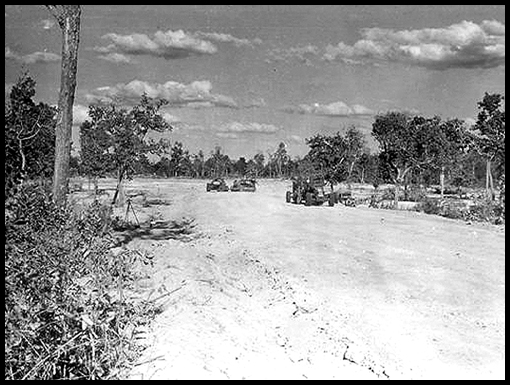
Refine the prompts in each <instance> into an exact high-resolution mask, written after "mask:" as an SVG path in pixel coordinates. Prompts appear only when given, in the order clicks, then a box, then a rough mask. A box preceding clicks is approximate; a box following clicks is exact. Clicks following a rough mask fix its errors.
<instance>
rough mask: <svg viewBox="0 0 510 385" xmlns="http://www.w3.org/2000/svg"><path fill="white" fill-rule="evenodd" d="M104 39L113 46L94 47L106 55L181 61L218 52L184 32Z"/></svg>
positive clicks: (105, 36) (108, 35) (209, 44)
mask: <svg viewBox="0 0 510 385" xmlns="http://www.w3.org/2000/svg"><path fill="white" fill-rule="evenodd" d="M102 38H103V39H106V40H109V41H111V44H109V45H107V46H103V47H94V48H93V50H95V51H96V52H99V53H104V54H111V53H117V54H122V55H150V56H156V57H162V58H165V59H179V58H185V57H189V56H193V55H206V54H214V53H216V52H217V50H218V49H217V48H216V46H215V45H214V44H212V43H211V42H209V41H206V40H203V39H200V38H198V37H196V36H194V35H193V34H190V33H187V32H185V31H183V30H178V31H167V32H162V31H157V32H156V33H155V34H154V35H153V36H152V37H149V36H147V35H145V34H140V33H133V34H130V35H120V34H117V33H107V34H106V35H103V36H102Z"/></svg>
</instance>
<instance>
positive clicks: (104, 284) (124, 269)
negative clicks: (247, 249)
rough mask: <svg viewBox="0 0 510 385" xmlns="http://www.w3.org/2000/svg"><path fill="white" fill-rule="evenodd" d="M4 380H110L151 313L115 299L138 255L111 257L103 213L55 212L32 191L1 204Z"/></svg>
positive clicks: (99, 208) (131, 276)
mask: <svg viewBox="0 0 510 385" xmlns="http://www.w3.org/2000/svg"><path fill="white" fill-rule="evenodd" d="M5 209H6V214H5V237H6V242H5V378H6V379H42V380H46V379H108V378H115V377H116V376H118V375H119V374H120V372H121V369H122V367H123V366H124V365H126V364H127V363H128V362H129V361H130V360H132V359H134V358H135V356H136V354H137V347H136V345H135V344H134V343H133V342H134V339H133V338H134V330H135V329H136V327H137V326H138V325H139V324H143V323H145V322H147V321H148V320H149V318H150V317H151V316H152V315H154V314H155V313H156V311H157V310H156V309H155V308H154V307H152V305H151V304H149V303H144V302H139V303H135V302H133V301H129V300H127V299H126V298H125V296H124V295H123V294H124V293H125V290H126V289H129V288H130V286H131V285H132V283H133V282H134V280H135V279H136V278H137V276H136V269H134V265H135V264H136V263H138V261H142V262H146V259H145V258H144V255H141V254H138V253H135V252H133V251H127V250H123V251H121V252H120V253H117V254H114V253H112V250H111V248H112V246H113V245H114V240H113V238H112V237H111V236H110V233H109V231H110V224H111V223H110V219H109V218H110V212H109V208H108V207H106V206H104V205H101V204H100V203H98V202H94V203H93V204H92V205H90V206H89V207H86V208H85V209H84V210H83V211H82V212H81V213H80V214H75V213H73V210H71V209H70V208H69V207H64V208H59V207H57V206H55V205H54V204H53V202H52V201H51V200H50V199H49V198H48V194H47V193H46V192H45V191H44V189H43V188H41V187H40V186H25V187H23V188H22V189H21V190H20V191H19V192H18V193H17V194H16V195H15V196H14V197H13V198H12V199H9V200H8V201H7V202H6V207H5Z"/></svg>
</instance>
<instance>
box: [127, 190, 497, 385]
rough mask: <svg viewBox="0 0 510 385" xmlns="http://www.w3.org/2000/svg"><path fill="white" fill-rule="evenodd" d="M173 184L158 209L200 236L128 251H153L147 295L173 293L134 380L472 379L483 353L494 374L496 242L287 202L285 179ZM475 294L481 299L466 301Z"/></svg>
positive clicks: (440, 227)
mask: <svg viewBox="0 0 510 385" xmlns="http://www.w3.org/2000/svg"><path fill="white" fill-rule="evenodd" d="M180 183H181V182H175V181H171V182H168V183H159V187H158V189H159V190H160V196H162V197H166V198H169V197H171V199H172V201H173V204H172V205H171V206H165V207H157V206H156V207H154V209H157V210H158V212H159V214H160V215H162V216H163V217H164V218H166V219H170V218H183V217H187V218H194V219H195V220H196V221H195V223H196V224H197V226H196V228H195V229H194V231H195V235H196V236H194V237H190V239H188V242H181V241H179V240H175V239H174V240H167V241H165V240H158V241H152V243H151V241H150V240H134V241H133V242H132V244H131V246H132V247H139V248H144V247H146V248H148V249H149V250H150V251H151V252H154V253H155V255H156V257H155V261H156V267H155V271H154V272H153V273H152V278H151V281H152V285H153V287H152V288H153V289H154V288H155V287H156V286H157V285H165V287H166V289H165V290H167V291H171V290H172V289H173V288H175V287H181V286H182V288H181V289H179V290H178V291H177V292H175V293H174V294H172V295H171V296H169V297H168V298H166V299H167V300H168V302H167V303H166V310H165V311H164V313H163V314H162V315H161V316H160V317H158V319H157V320H156V323H155V325H154V330H153V331H152V332H151V333H150V335H148V339H147V341H148V344H149V345H150V347H149V349H148V350H147V352H146V354H144V359H145V360H146V361H147V360H148V361H150V360H153V359H154V358H157V357H160V359H158V360H155V361H151V362H150V363H148V364H146V365H140V366H138V367H136V368H135V369H136V370H134V371H133V373H132V376H133V377H134V378H136V376H138V378H140V376H143V377H144V378H161V379H166V378H179V379H183V378H184V379H185V378H204V379H212V378H222V379H225V378H230V379H238V378H257V379H260V378H268V379H269V378H288V379H298V378H328V379H330V378H331V379H332V378H338V379H342V378H358V379H359V378H408V379H409V378H441V376H442V375H443V374H444V373H446V374H447V375H449V376H450V377H452V376H453V377H455V376H457V375H458V374H459V373H461V371H464V376H463V377H470V376H472V375H473V374H476V375H478V376H479V375H480V373H482V374H483V373H484V372H480V369H479V368H480V365H481V364H483V363H487V362H489V363H490V362H491V361H490V360H491V359H492V358H491V357H494V361H492V362H493V363H494V365H493V367H490V365H489V370H490V371H487V372H485V373H487V374H489V375H491V376H494V373H498V374H499V373H500V370H501V368H500V367H499V361H498V360H499V358H498V354H499V352H501V343H500V342H499V341H500V340H499V338H500V337H501V330H503V329H502V325H503V324H504V322H503V323H502V321H504V312H498V311H496V312H493V309H498V308H499V306H500V305H498V303H503V304H504V302H501V301H502V298H503V299H504V293H503V295H501V293H500V292H499V291H500V289H499V286H498V285H500V284H503V287H504V279H503V280H502V278H501V274H499V272H498V271H499V270H498V269H499V268H498V266H499V265H501V261H503V263H502V266H503V267H504V258H503V259H501V247H500V246H499V245H498V243H497V242H499V239H500V235H498V234H496V233H494V232H492V231H485V230H484V229H483V228H479V227H476V228H475V227H473V228H472V230H471V229H470V228H468V229H466V227H465V225H463V224H462V225H461V224H457V223H455V222H451V221H450V222H448V221H444V220H442V219H435V218H434V217H432V218H431V217H428V218H421V217H416V216H414V217H413V216H412V215H408V214H407V213H393V212H386V211H377V210H376V211H374V210H366V209H365V210H363V208H346V207H343V206H339V207H335V208H327V207H309V208H305V207H303V206H295V205H286V204H285V203H284V198H283V197H284V191H285V190H284V184H279V185H276V184H275V185H274V186H273V185H269V184H268V185H261V186H260V192H257V193H255V194H239V193H226V194H220V193H209V194H207V193H205V191H202V188H204V189H205V187H203V186H202V185H201V184H200V183H197V182H187V183H185V182H182V184H180ZM275 186H277V187H275ZM150 209H152V208H150ZM150 214H151V213H150V210H147V211H146V213H145V215H150ZM333 229H334V231H332V230H333ZM469 231H473V234H475V232H476V234H477V237H478V238H477V240H476V242H483V245H484V246H483V247H484V248H485V249H486V250H488V252H490V253H493V255H494V262H491V265H489V263H488V258H485V257H483V256H482V257H483V258H482V259H480V255H477V254H476V251H474V250H480V245H479V244H478V243H475V242H474V241H473V240H472V239H471V238H470V237H469V234H470V233H469ZM444 233H446V234H447V236H446V237H445V236H444ZM402 234H405V235H406V241H408V242H404V243H403V242H402V239H401V238H402ZM424 240H426V242H424ZM418 245H419V246H418ZM459 255H460V256H461V257H462V258H463V260H462V264H459V263H458V262H457V260H455V259H454V258H459ZM478 266H484V267H485V269H483V270H481V271H480V270H479V268H478ZM438 274H439V275H438ZM443 277H444V278H443ZM452 280H453V281H455V282H459V283H460V286H459V287H455V286H451V283H450V281H452ZM472 285H476V287H479V288H480V289H481V290H482V291H481V292H480V293H476V292H474V293H473V295H471V297H469V296H467V297H466V292H465V290H466V289H468V290H471V286H472ZM473 287H474V286H473ZM485 293H487V294H488V295H489V299H490V300H489V302H487V301H486V302H485V303H483V302H480V301H481V299H482V298H487V296H484V294H485ZM445 294H447V295H445ZM466 301H467V303H466ZM503 306H504V305H503ZM503 308H504V307H503ZM449 314H451V315H449ZM502 317H503V318H502ZM498 330H500V331H499V332H498ZM473 331H476V333H473ZM475 334H476V335H475ZM503 351H504V350H503ZM503 354H504V353H503ZM488 360H489V361H488ZM441 362H444V365H443V366H442V365H441ZM451 364H452V365H451ZM452 368H455V370H454V371H452V370H453V369H452ZM442 370H443V371H444V372H442ZM448 371H450V372H448Z"/></svg>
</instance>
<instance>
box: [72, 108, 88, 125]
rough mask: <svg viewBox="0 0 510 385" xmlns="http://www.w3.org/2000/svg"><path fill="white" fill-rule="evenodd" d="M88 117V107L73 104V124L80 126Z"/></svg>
mask: <svg viewBox="0 0 510 385" xmlns="http://www.w3.org/2000/svg"><path fill="white" fill-rule="evenodd" d="M88 119H90V116H89V109H88V107H85V106H84V105H81V104H75V105H73V125H77V126H80V125H81V124H82V123H83V122H85V121H86V120H88Z"/></svg>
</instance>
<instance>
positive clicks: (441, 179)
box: [439, 166, 444, 199]
mask: <svg viewBox="0 0 510 385" xmlns="http://www.w3.org/2000/svg"><path fill="white" fill-rule="evenodd" d="M439 183H440V184H441V199H443V198H444V166H441V173H440V174H439Z"/></svg>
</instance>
